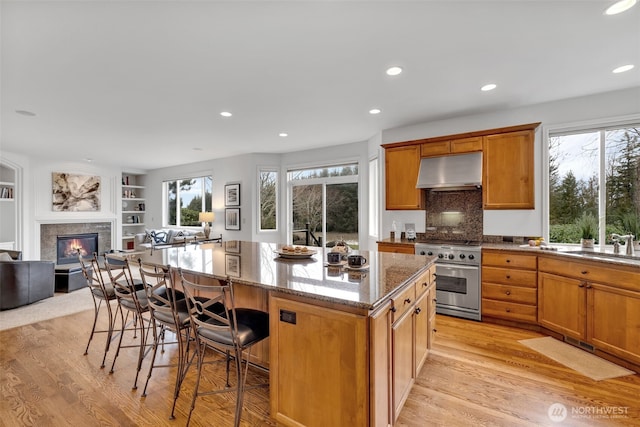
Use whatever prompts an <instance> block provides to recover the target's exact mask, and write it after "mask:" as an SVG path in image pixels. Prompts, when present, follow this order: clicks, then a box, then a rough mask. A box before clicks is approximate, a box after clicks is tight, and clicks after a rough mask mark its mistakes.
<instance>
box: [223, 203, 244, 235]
mask: <svg viewBox="0 0 640 427" xmlns="http://www.w3.org/2000/svg"><path fill="white" fill-rule="evenodd" d="M224 229H225V230H240V208H231V209H225V212H224Z"/></svg>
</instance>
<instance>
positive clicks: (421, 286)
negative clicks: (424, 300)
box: [416, 264, 436, 299]
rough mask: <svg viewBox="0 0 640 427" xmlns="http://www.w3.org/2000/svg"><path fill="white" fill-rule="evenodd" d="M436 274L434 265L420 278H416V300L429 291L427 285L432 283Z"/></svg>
mask: <svg viewBox="0 0 640 427" xmlns="http://www.w3.org/2000/svg"><path fill="white" fill-rule="evenodd" d="M435 272H436V266H435V264H434V265H432V266H431V267H430V268H429V270H428V271H426V272H425V273H424V274H423V275H422V276H420V277H419V278H418V280H417V281H416V299H417V298H420V295H422V294H423V293H425V292H426V291H427V290H428V289H429V285H431V283H433V280H434V277H435Z"/></svg>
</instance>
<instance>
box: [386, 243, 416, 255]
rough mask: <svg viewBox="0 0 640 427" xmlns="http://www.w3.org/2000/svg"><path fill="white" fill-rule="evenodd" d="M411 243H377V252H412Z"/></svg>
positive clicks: (413, 248)
mask: <svg viewBox="0 0 640 427" xmlns="http://www.w3.org/2000/svg"><path fill="white" fill-rule="evenodd" d="M415 251H416V249H415V247H414V246H413V245H396V244H393V243H378V252H391V253H395V254H414V253H415Z"/></svg>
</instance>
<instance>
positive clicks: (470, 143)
mask: <svg viewBox="0 0 640 427" xmlns="http://www.w3.org/2000/svg"><path fill="white" fill-rule="evenodd" d="M474 151H482V137H481V136H473V137H470V138H458V139H445V140H441V141H438V140H436V141H430V142H424V143H422V144H420V156H422V157H432V156H444V155H447V154H460V153H471V152H474Z"/></svg>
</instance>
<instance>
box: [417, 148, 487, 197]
mask: <svg viewBox="0 0 640 427" xmlns="http://www.w3.org/2000/svg"><path fill="white" fill-rule="evenodd" d="M481 186H482V152H474V153H465V154H456V155H449V156H438V157H426V158H423V159H421V160H420V173H419V174H418V183H417V184H416V187H417V188H429V189H432V190H434V191H453V190H472V189H475V188H480V187H481Z"/></svg>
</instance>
